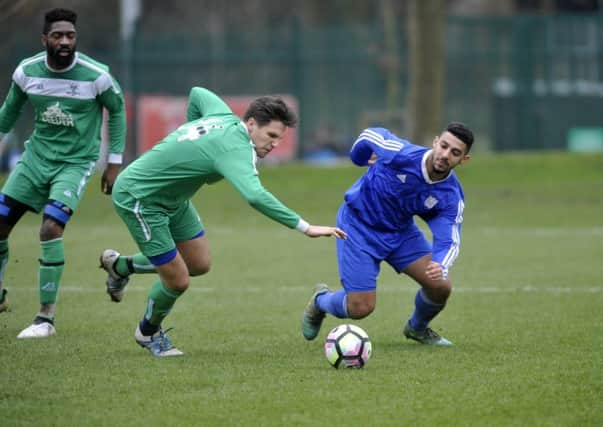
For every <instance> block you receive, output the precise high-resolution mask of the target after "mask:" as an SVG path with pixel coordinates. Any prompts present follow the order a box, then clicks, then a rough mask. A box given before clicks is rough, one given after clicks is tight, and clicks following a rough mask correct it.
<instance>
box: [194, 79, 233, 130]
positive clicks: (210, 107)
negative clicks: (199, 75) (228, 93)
mask: <svg viewBox="0 0 603 427" xmlns="http://www.w3.org/2000/svg"><path fill="white" fill-rule="evenodd" d="M219 114H232V111H231V109H230V108H229V107H228V105H226V103H225V102H224V101H223V100H222V99H221V98H220V97H219V96H218V95H216V94H215V93H213V92H212V91H210V90H207V89H205V88H203V87H193V88H192V89H191V91H190V94H189V96H188V107H187V110H186V121H188V122H190V121H193V120H197V119H200V118H201V117H207V116H210V115H219Z"/></svg>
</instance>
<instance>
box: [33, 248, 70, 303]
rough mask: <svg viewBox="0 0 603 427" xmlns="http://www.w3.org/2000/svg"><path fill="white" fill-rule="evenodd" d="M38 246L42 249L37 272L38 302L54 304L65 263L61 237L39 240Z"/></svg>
mask: <svg viewBox="0 0 603 427" xmlns="http://www.w3.org/2000/svg"><path fill="white" fill-rule="evenodd" d="M40 247H41V249H42V256H41V258H40V270H39V273H38V285H39V287H40V304H42V305H45V304H54V303H56V300H57V293H58V292H59V284H60V281H61V275H62V274H63V267H64V264H65V255H64V250H63V238H62V237H61V238H59V239H54V240H49V241H46V242H40Z"/></svg>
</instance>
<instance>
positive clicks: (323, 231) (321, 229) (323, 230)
mask: <svg viewBox="0 0 603 427" xmlns="http://www.w3.org/2000/svg"><path fill="white" fill-rule="evenodd" d="M304 234H305V235H306V236H308V237H337V238H338V239H347V238H348V235H347V234H345V231H343V230H342V229H341V228H337V227H326V226H324V225H310V227H308V229H307V230H306V232H305V233H304Z"/></svg>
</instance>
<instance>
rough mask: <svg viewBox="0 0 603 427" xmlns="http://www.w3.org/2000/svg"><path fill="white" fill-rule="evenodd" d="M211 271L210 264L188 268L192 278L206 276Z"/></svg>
mask: <svg viewBox="0 0 603 427" xmlns="http://www.w3.org/2000/svg"><path fill="white" fill-rule="evenodd" d="M210 269H211V265H210V264H198V265H194V266H192V267H188V274H189V276H191V277H195V276H202V275H204V274H207V273H209V270H210Z"/></svg>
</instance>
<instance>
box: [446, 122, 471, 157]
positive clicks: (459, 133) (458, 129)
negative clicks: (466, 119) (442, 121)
mask: <svg viewBox="0 0 603 427" xmlns="http://www.w3.org/2000/svg"><path fill="white" fill-rule="evenodd" d="M446 132H450V133H451V134H453V135H454V136H456V137H457V138H458V139H460V140H461V141H463V142H464V143H465V145H466V146H467V153H468V152H469V150H471V146H472V145H473V132H471V130H470V129H469V128H468V127H467V126H465V125H464V124H462V123H459V122H452V123H449V124H448V126H446Z"/></svg>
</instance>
